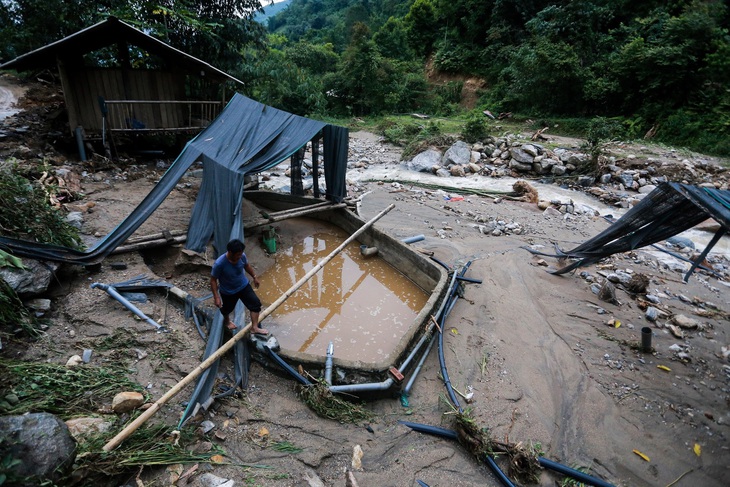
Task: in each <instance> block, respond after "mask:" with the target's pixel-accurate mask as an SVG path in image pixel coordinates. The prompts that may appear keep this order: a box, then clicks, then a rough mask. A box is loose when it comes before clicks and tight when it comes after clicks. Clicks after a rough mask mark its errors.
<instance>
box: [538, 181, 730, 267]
mask: <svg viewBox="0 0 730 487" xmlns="http://www.w3.org/2000/svg"><path fill="white" fill-rule="evenodd" d="M708 218H713V219H715V220H716V221H717V222H718V223H720V225H721V227H722V228H721V230H720V231H721V232H726V231H728V230H730V191H727V190H725V191H722V190H717V189H713V188H701V187H697V186H691V185H687V184H679V183H662V184H660V185H659V186H658V187H657V188H656V189H655V190H654V191H652V192H651V193H649V194H648V195H647V196H646V197H645V198H644V199H643V200H641V201H640V202H639V204H637V205H636V206H634V207H633V208H631V209H630V210H629V211H628V212H627V213H626V214H625V215H624V216H623V217H621V218H620V219H619V220H618V221H616V223H614V224H613V225H611V226H610V227H609V228H607V229H606V230H605V231H603V232H601V233H600V234H598V235H596V236H595V237H593V238H592V239H590V240H588V241H586V242H584V243H583V244H581V245H579V246H578V247H576V248H574V249H573V250H569V251H562V250H560V249H556V250H557V254H556V255H552V257H561V258H564V257H568V258H574V259H580V260H578V261H576V262H574V263H572V264H570V265H567V266H565V267H563V268H561V269H558V270H556V271H553V272H552V273H553V274H564V273H566V272H570V271H572V270H573V269H576V268H578V267H581V266H586V265H590V264H593V263H595V262H598V261H599V260H601V259H603V258H604V257H608V256H609V255H612V254H616V253H619V252H627V251H629V250H634V249H637V248H640V247H645V246H647V245H651V244H654V243H656V242H660V241H662V240H666V239H668V238H670V237H672V236H674V235H676V234H678V233H681V232H683V231H685V230H687V229H689V228H692V227H693V226H695V225H697V224H699V223H702V222H703V221H705V220H706V219H708ZM708 250H709V249H708ZM533 253H534V252H533ZM541 255H548V254H541Z"/></svg>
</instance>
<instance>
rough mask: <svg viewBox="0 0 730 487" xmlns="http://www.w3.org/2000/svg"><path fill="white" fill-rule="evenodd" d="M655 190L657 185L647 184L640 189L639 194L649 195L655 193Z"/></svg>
mask: <svg viewBox="0 0 730 487" xmlns="http://www.w3.org/2000/svg"><path fill="white" fill-rule="evenodd" d="M655 189H656V186H655V185H653V184H647V185H645V186H641V187H640V188H639V193H641V194H649V193H651V192H652V191H654V190H655Z"/></svg>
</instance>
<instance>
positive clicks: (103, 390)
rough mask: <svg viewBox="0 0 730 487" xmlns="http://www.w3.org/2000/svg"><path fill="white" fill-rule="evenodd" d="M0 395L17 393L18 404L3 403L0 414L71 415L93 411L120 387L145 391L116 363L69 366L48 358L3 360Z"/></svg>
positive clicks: (0, 366)
mask: <svg viewBox="0 0 730 487" xmlns="http://www.w3.org/2000/svg"><path fill="white" fill-rule="evenodd" d="M0 373H1V374H2V377H4V378H5V380H4V382H3V384H2V385H0V398H2V397H6V396H7V395H8V394H14V395H15V396H16V397H17V398H18V402H17V403H16V404H9V403H4V404H3V410H2V411H0V413H1V414H16V415H17V414H24V413H28V412H48V413H52V414H57V415H59V416H61V417H62V418H69V417H72V416H73V415H75V414H79V413H81V412H84V413H93V412H95V411H96V410H97V409H98V403H97V401H99V400H101V399H104V398H107V399H111V398H112V397H113V396H114V395H115V394H117V393H118V392H119V391H121V390H135V391H139V392H143V388H142V387H141V386H140V385H138V384H136V383H134V382H132V381H130V380H128V379H126V378H125V376H124V374H123V371H121V370H120V369H115V368H113V367H107V368H99V367H92V366H89V365H87V366H84V367H66V366H65V365H63V364H51V363H45V362H21V361H16V360H7V359H3V360H0Z"/></svg>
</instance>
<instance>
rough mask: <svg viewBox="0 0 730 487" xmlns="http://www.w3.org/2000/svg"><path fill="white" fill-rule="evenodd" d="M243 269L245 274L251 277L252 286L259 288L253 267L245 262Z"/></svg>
mask: <svg viewBox="0 0 730 487" xmlns="http://www.w3.org/2000/svg"><path fill="white" fill-rule="evenodd" d="M243 268H244V270H245V271H246V272H248V273H249V275H250V276H251V278H252V279H253V285H254V287H256V288H258V287H259V278H258V276H257V275H256V272H255V271H254V270H253V267H251V264H250V263H248V262H246V265H245V266H243Z"/></svg>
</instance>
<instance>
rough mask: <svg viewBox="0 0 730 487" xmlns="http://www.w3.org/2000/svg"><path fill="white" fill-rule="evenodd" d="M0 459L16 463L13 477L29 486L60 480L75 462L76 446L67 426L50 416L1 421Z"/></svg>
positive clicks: (30, 415)
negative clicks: (8, 459) (22, 479)
mask: <svg viewBox="0 0 730 487" xmlns="http://www.w3.org/2000/svg"><path fill="white" fill-rule="evenodd" d="M0 431H2V432H3V438H4V440H5V441H3V442H2V443H0V458H10V459H17V460H20V462H19V463H18V464H17V465H15V466H13V467H12V468H11V471H10V472H9V473H10V474H11V475H12V476H15V477H20V478H24V479H26V481H27V483H28V484H29V485H37V484H40V483H41V482H42V481H48V480H50V481H52V482H54V483H56V482H58V481H59V480H61V478H62V477H63V476H64V475H65V474H66V470H67V468H68V467H70V466H71V465H72V464H73V461H74V459H75V458H76V452H75V450H76V443H75V442H74V440H73V438H72V437H71V434H70V433H69V430H68V427H67V426H66V424H65V423H64V422H63V421H61V420H60V419H58V418H57V417H56V416H54V415H52V414H49V413H33V414H24V415H22V416H3V417H0Z"/></svg>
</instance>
